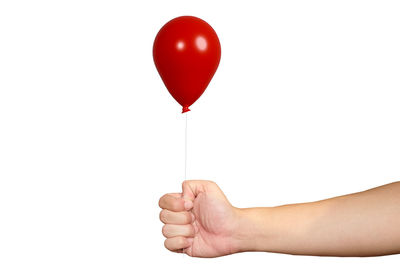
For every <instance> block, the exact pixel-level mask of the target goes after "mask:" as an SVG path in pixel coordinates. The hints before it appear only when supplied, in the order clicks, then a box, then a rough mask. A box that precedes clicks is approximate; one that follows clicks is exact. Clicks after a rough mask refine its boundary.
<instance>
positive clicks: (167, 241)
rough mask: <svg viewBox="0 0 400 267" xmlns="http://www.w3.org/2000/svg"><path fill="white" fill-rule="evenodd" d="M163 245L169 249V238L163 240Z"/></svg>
mask: <svg viewBox="0 0 400 267" xmlns="http://www.w3.org/2000/svg"><path fill="white" fill-rule="evenodd" d="M164 247H165V248H166V249H168V250H170V248H169V240H168V239H165V240H164Z"/></svg>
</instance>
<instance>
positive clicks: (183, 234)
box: [159, 181, 239, 257]
mask: <svg viewBox="0 0 400 267" xmlns="http://www.w3.org/2000/svg"><path fill="white" fill-rule="evenodd" d="M159 205H160V208H162V209H163V210H162V211H161V212H160V220H161V221H162V222H163V223H165V225H164V226H163V229H162V233H163V235H164V236H165V237H166V238H167V239H166V240H165V243H164V244H165V247H166V248H167V249H169V250H171V251H174V252H183V253H186V254H187V255H189V256H193V257H218V256H223V255H227V254H232V253H235V252H238V251H239V249H238V241H237V239H236V238H235V233H236V232H237V231H235V229H236V228H237V224H238V216H239V214H238V213H239V210H238V209H237V208H235V207H233V206H232V205H231V204H230V203H229V201H228V199H227V198H226V197H225V195H224V194H223V193H222V191H221V189H220V188H219V187H218V186H217V185H216V184H215V183H214V182H211V181H185V182H183V183H182V193H174V194H166V195H164V196H162V197H161V198H160V201H159Z"/></svg>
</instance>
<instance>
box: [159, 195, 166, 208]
mask: <svg viewBox="0 0 400 267" xmlns="http://www.w3.org/2000/svg"><path fill="white" fill-rule="evenodd" d="M164 199H165V195H163V196H162V197H160V200H158V206H159V207H160V208H162V206H163V202H164Z"/></svg>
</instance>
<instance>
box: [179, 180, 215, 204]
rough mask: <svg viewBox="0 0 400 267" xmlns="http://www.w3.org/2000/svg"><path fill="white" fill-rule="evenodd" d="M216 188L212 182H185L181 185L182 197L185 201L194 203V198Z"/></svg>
mask: <svg viewBox="0 0 400 267" xmlns="http://www.w3.org/2000/svg"><path fill="white" fill-rule="evenodd" d="M215 186H217V185H216V184H215V183H214V182H212V181H206V180H186V181H184V182H183V183H182V197H183V199H185V200H190V201H194V199H195V198H196V196H197V195H198V194H200V193H202V192H206V191H207V190H210V189H211V188H213V187H215Z"/></svg>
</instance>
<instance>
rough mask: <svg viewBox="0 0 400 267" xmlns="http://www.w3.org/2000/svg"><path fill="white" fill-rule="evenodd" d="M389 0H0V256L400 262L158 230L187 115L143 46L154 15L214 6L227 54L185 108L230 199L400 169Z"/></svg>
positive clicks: (257, 198)
mask: <svg viewBox="0 0 400 267" xmlns="http://www.w3.org/2000/svg"><path fill="white" fill-rule="evenodd" d="M399 13H400V4H399V3H398V1H348V0H346V1H171V0H169V1H132V0H131V1H82V0H79V1H1V2H0V266H204V265H205V264H207V265H208V266H243V265H249V264H251V266H280V265H282V266H285V265H288V266H289V264H291V266H293V265H296V266H337V265H338V264H343V265H352V266H354V265H355V264H363V266H377V265H384V266H396V265H397V266H398V263H399V262H400V258H399V256H387V257H377V258H331V257H305V256H291V255H281V254H271V253H242V254H236V255H231V256H227V257H222V258H216V259H197V258H189V257H184V256H182V255H180V254H174V253H171V252H169V251H167V250H166V249H165V248H164V247H163V241H164V238H163V236H162V235H161V226H162V224H161V223H160V222H159V221H158V213H159V208H158V205H157V203H158V199H159V197H160V196H161V195H162V194H164V193H167V192H175V191H179V190H180V184H181V182H182V180H183V171H184V166H183V163H184V158H183V155H184V153H183V152H184V147H183V145H184V139H183V137H184V116H183V115H182V114H181V113H180V111H181V107H180V106H179V105H178V104H177V103H176V102H175V101H174V100H173V98H172V97H171V96H170V95H169V94H168V92H167V90H166V89H165V87H164V85H163V83H162V81H161V79H160V77H159V75H158V73H157V71H156V69H155V67H154V64H153V59H152V44H153V40H154V37H155V35H156V34H157V32H158V30H159V29H160V28H161V26H162V25H163V24H164V23H166V22H167V21H168V20H170V19H172V18H174V17H176V16H180V15H194V16H198V17H200V18H202V19H204V20H206V21H208V22H209V23H210V24H211V25H212V26H213V28H214V29H215V30H216V32H217V34H218V35H219V38H220V41H221V45H222V58H221V63H220V66H219V69H218V71H217V73H216V75H215V77H214V79H213V80H212V82H211V83H210V85H209V88H208V89H207V91H206V92H205V94H204V95H203V96H202V97H201V98H200V99H199V100H198V101H197V102H196V103H195V104H194V105H193V106H192V111H191V112H190V113H189V114H188V120H189V122H188V127H189V130H188V135H189V140H188V178H189V179H211V180H214V181H216V182H217V183H218V184H219V185H220V187H221V188H222V189H223V190H224V192H225V194H226V195H227V196H228V198H229V199H230V200H231V202H232V203H233V205H235V206H238V207H250V206H273V205H280V204H287V203H294V202H304V201H313V200H319V199H323V198H328V197H332V196H336V195H340V194H346V193H351V192H356V191H360V190H364V189H368V188H371V187H375V186H378V185H382V184H385V183H389V182H392V181H396V180H399V177H400V164H399V163H400V138H399V136H400V124H399V120H400V105H399V101H400V79H399V75H400V49H399V47H400V35H399V32H400V16H399Z"/></svg>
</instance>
